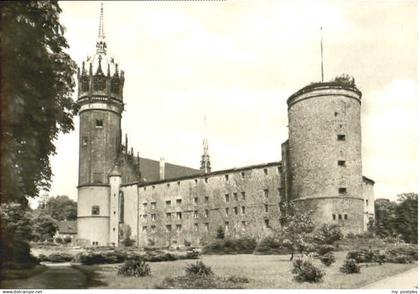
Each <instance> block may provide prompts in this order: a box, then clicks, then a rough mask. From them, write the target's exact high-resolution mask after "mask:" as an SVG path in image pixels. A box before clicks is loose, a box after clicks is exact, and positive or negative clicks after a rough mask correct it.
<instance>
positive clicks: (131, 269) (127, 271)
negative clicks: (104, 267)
mask: <svg viewBox="0 0 420 294" xmlns="http://www.w3.org/2000/svg"><path fill="white" fill-rule="evenodd" d="M151 273H152V271H151V269H150V266H149V265H148V264H147V263H146V262H145V261H144V260H142V259H141V258H133V259H128V260H126V261H125V262H124V264H123V265H122V266H121V267H120V268H119V269H118V275H122V276H126V277H145V276H150V275H151Z"/></svg>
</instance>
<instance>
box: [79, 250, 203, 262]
mask: <svg viewBox="0 0 420 294" xmlns="http://www.w3.org/2000/svg"><path fill="white" fill-rule="evenodd" d="M198 257H199V253H198V252H195V251H188V252H185V253H177V254H172V253H165V252H162V251H148V252H146V253H145V254H142V255H139V254H137V253H131V252H121V251H108V252H84V253H80V254H78V255H77V256H76V258H75V261H76V262H80V263H82V264H85V265H92V264H113V263H121V262H124V261H126V260H130V259H136V258H141V259H142V260H144V261H147V262H157V261H173V260H180V259H198Z"/></svg>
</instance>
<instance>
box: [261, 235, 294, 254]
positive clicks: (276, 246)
mask: <svg viewBox="0 0 420 294" xmlns="http://www.w3.org/2000/svg"><path fill="white" fill-rule="evenodd" d="M289 253H290V249H288V248H287V247H285V246H283V242H282V241H281V240H279V239H277V238H274V237H266V238H264V239H262V240H261V241H260V242H259V243H258V245H257V246H256V247H255V251H254V254H266V255H269V254H289Z"/></svg>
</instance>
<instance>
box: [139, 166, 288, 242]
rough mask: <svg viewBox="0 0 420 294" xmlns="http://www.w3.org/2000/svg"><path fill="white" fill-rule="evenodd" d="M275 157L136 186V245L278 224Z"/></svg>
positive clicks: (250, 232)
mask: <svg viewBox="0 0 420 294" xmlns="http://www.w3.org/2000/svg"><path fill="white" fill-rule="evenodd" d="M279 171H280V163H279V162H276V163H271V164H266V165H260V166H255V167H251V168H243V169H234V170H228V171H219V172H213V173H210V174H207V175H203V176H197V177H188V178H184V179H178V180H173V181H161V182H156V183H150V184H147V185H142V186H139V192H138V193H139V217H140V218H139V225H138V229H139V232H138V236H139V245H140V246H141V247H145V246H156V247H165V246H184V245H185V244H189V243H191V245H194V246H198V245H203V244H206V243H207V242H209V241H211V240H213V239H214V238H215V237H216V231H217V229H218V228H219V227H222V228H223V229H224V231H225V235H226V237H235V238H236V237H240V236H249V237H255V238H261V237H263V236H264V235H266V234H269V233H271V232H272V231H273V229H277V228H279V226H280V224H279V217H280V215H279V213H280V210H279V202H280V173H279Z"/></svg>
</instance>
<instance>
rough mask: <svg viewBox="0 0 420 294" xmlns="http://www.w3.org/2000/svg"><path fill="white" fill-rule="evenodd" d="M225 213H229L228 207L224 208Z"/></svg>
mask: <svg viewBox="0 0 420 294" xmlns="http://www.w3.org/2000/svg"><path fill="white" fill-rule="evenodd" d="M225 213H226V216H228V215H229V208H228V207H226V208H225Z"/></svg>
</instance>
